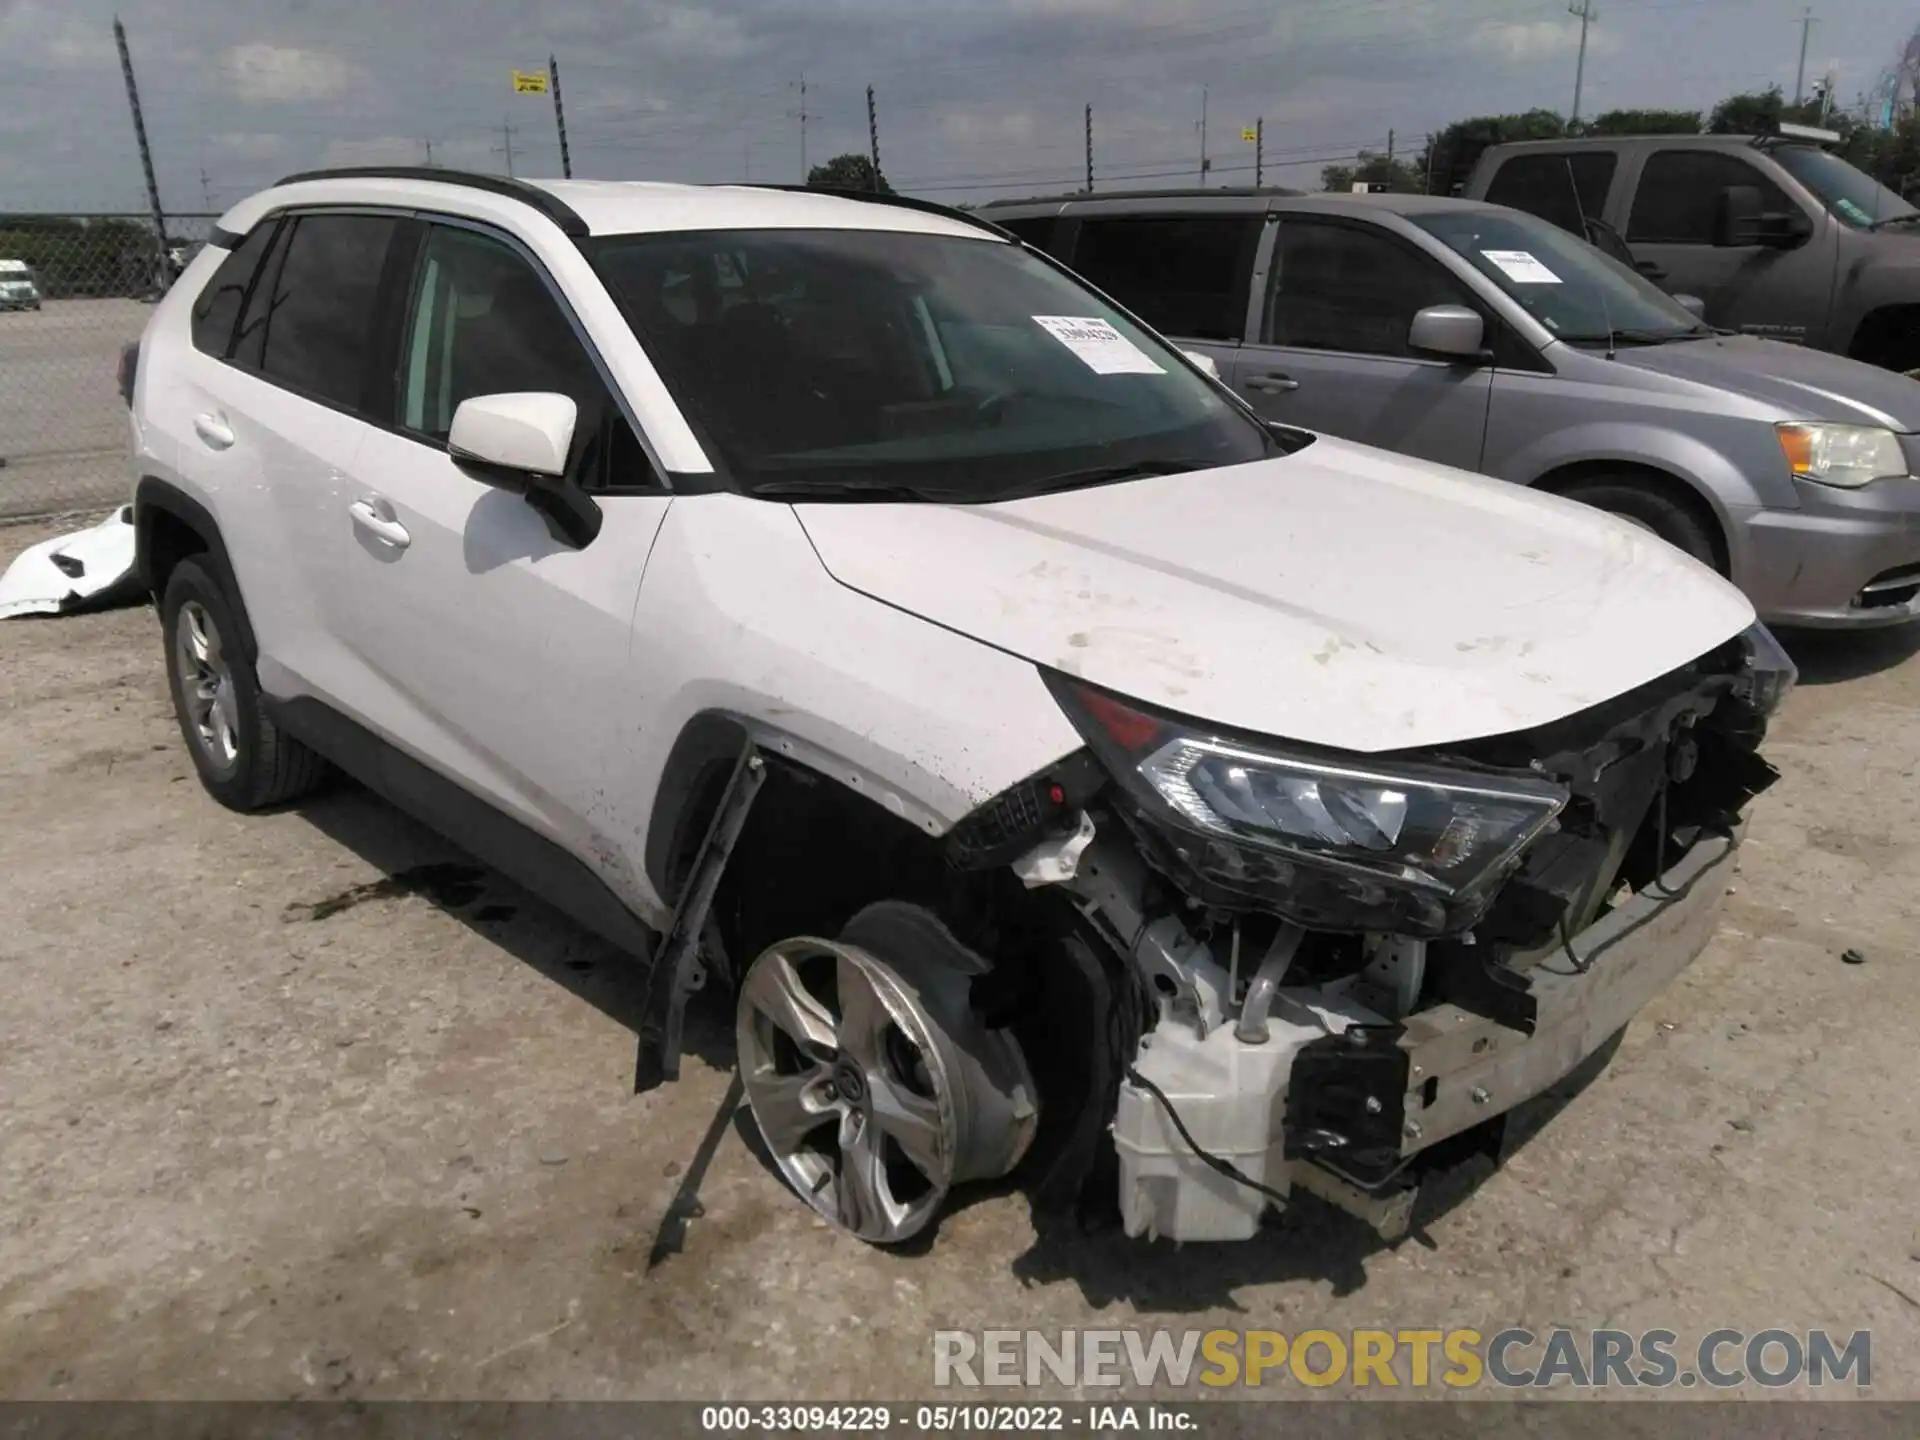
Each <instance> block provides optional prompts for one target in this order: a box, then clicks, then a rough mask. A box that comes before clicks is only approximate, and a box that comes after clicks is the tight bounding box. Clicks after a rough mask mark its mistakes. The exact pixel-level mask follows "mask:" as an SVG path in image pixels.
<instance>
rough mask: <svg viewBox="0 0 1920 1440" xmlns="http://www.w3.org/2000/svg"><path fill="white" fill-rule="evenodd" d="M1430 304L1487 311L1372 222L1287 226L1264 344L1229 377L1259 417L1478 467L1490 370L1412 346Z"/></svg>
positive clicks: (1324, 220) (1307, 220)
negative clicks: (1419, 317)
mask: <svg viewBox="0 0 1920 1440" xmlns="http://www.w3.org/2000/svg"><path fill="white" fill-rule="evenodd" d="M1429 305H1466V306H1469V307H1470V308H1474V309H1481V307H1480V306H1478V305H1477V304H1476V303H1475V301H1474V299H1473V297H1472V296H1471V294H1470V293H1469V292H1468V290H1467V288H1466V287H1465V286H1464V285H1462V284H1461V283H1460V281H1459V280H1458V279H1456V278H1455V277H1454V276H1453V275H1452V274H1450V273H1449V272H1448V271H1447V270H1446V268H1445V267H1444V266H1442V265H1441V264H1440V262H1439V261H1437V260H1435V259H1434V258H1433V257H1432V256H1430V255H1427V254H1425V253H1424V252H1422V251H1421V250H1419V249H1418V248H1416V247H1415V246H1414V245H1412V244H1411V243H1410V242H1408V241H1406V240H1403V239H1401V238H1400V237H1399V236H1396V235H1391V234H1388V233H1387V232H1386V231H1385V230H1384V229H1383V228H1381V227H1380V226H1378V225H1375V224H1373V223H1371V222H1369V221H1365V220H1352V219H1348V218H1346V217H1330V216H1319V215H1297V214H1289V215H1283V216H1282V217H1281V220H1280V223H1279V225H1278V226H1277V227H1276V233H1275V235H1274V240H1273V253H1272V256H1271V259H1270V261H1269V263H1268V265H1267V281H1266V294H1265V301H1264V303H1263V305H1262V307H1261V315H1260V328H1259V332H1258V343H1256V344H1251V345H1247V346H1245V347H1243V348H1242V349H1241V350H1240V351H1239V352H1238V353H1237V354H1236V355H1235V357H1234V360H1233V365H1232V369H1231V372H1230V374H1229V376H1228V383H1230V384H1231V385H1232V386H1233V387H1234V389H1235V390H1237V391H1239V392H1240V393H1241V394H1242V395H1243V396H1245V397H1246V399H1247V400H1248V401H1249V402H1250V403H1251V404H1252V405H1253V407H1254V408H1255V409H1256V410H1258V411H1259V412H1260V413H1261V414H1262V415H1264V416H1266V417H1267V418H1269V419H1272V420H1280V421H1284V422H1286V423H1287V424H1290V425H1300V426H1304V427H1305V428H1307V429H1309V430H1320V431H1324V432H1325V433H1327V434H1329V435H1338V436H1340V437H1341V438H1343V439H1347V440H1359V441H1362V442H1364V443H1366V444H1368V445H1378V446H1381V447H1382V448H1384V449H1388V450H1398V451H1400V452H1402V453H1403V454H1407V455H1418V456H1420V457H1421V458H1422V459H1426V460H1436V461H1438V462H1440V463H1441V464H1443V465H1457V466H1460V467H1461V468H1463V469H1467V470H1476V469H1478V468H1479V466H1480V452H1481V447H1482V445H1483V443H1484V442H1485V439H1486V429H1487V402H1488V397H1489V395H1490V394H1491V391H1492V371H1491V369H1490V368H1489V367H1487V366H1485V365H1475V364H1470V363H1462V362H1459V361H1447V360H1436V359H1429V358H1426V357H1425V356H1421V355H1416V354H1415V353H1414V352H1413V351H1412V350H1411V349H1410V348H1409V347H1408V344H1407V336H1408V331H1409V330H1410V329H1411V327H1412V325H1413V317H1414V315H1415V314H1416V313H1418V312H1419V311H1420V310H1422V309H1424V308H1425V307H1427V306H1429Z"/></svg>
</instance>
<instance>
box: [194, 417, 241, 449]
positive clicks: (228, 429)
mask: <svg viewBox="0 0 1920 1440" xmlns="http://www.w3.org/2000/svg"><path fill="white" fill-rule="evenodd" d="M193 433H194V434H196V435H198V436H199V437H200V438H201V440H203V441H204V442H205V443H206V445H207V447H208V448H209V449H213V450H224V449H226V448H227V447H228V446H229V445H231V444H233V438H234V437H233V427H232V426H231V425H229V424H227V417H226V416H224V415H196V416H194V417H193Z"/></svg>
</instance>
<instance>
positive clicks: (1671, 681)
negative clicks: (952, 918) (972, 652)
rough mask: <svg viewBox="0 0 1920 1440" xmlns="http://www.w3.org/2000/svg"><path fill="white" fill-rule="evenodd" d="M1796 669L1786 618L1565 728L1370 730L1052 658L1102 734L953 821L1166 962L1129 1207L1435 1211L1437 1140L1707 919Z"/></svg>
mask: <svg viewBox="0 0 1920 1440" xmlns="http://www.w3.org/2000/svg"><path fill="white" fill-rule="evenodd" d="M1794 679H1795V672H1794V669H1793V666H1792V663H1791V661H1790V660H1789V659H1788V658H1787V657H1786V655H1785V653H1784V652H1783V651H1782V650H1781V649H1780V648H1779V646H1778V644H1777V643H1776V642H1775V641H1774V640H1773V638H1772V636H1771V635H1770V634H1768V632H1767V631H1766V630H1765V629H1764V628H1763V627H1760V626H1755V627H1753V628H1752V629H1751V630H1749V631H1747V632H1746V633H1745V634H1743V635H1741V636H1739V637H1737V638H1736V639H1734V640H1732V641H1729V642H1728V643H1727V644H1725V645H1724V646H1721V647H1719V648H1717V649H1716V650H1714V651H1713V652H1710V653H1709V654H1707V655H1705V656H1702V657H1701V658H1699V659H1698V660H1695V661H1693V662H1691V663H1689V664H1687V665H1685V666H1682V667H1681V668H1679V669H1678V670H1675V671H1673V672H1671V673H1669V674H1667V675H1665V676H1662V677H1661V678H1659V679H1658V680H1655V681H1653V682H1651V683H1649V684H1646V685H1643V686H1641V687H1639V688H1638V689H1636V690H1634V691H1632V692H1630V693H1628V694H1625V695H1622V696H1619V697H1617V698H1616V699H1614V700H1612V701H1609V702H1607V703H1605V704H1603V705H1600V706H1597V707H1595V708H1593V709H1590V710H1587V711H1584V712H1582V713H1580V714H1578V715H1575V716H1572V717H1570V718H1567V719H1565V720H1561V721H1558V722H1555V723H1553V724H1551V725H1548V726H1544V727H1541V728H1539V729H1535V730H1531V731H1527V732H1523V733H1516V734H1509V735H1502V736H1497V737H1492V738H1488V739H1483V740H1476V741H1472V742H1466V743H1462V744H1459V745H1453V746H1446V747H1440V748H1438V749H1433V750H1425V751H1422V752H1420V753H1418V754H1410V753H1408V754H1389V755H1353V754H1341V753H1333V752H1327V751H1324V750H1313V749H1309V748H1307V747H1300V746H1292V745H1285V744H1282V743H1280V742H1276V741H1273V740H1270V739H1267V738H1265V737H1258V736H1245V735H1235V734H1230V733H1223V732H1221V731H1219V730H1218V729H1216V728H1213V727H1209V726H1207V725H1206V724H1205V723H1204V722H1199V721H1195V720H1192V719H1190V718H1187V717H1182V716H1178V715H1173V714H1170V713H1167V712H1163V711H1159V710H1157V709H1154V708H1152V707H1148V706H1144V705H1141V704H1139V703H1138V702H1136V701H1133V700H1130V699H1126V698H1123V697H1120V696H1116V695H1113V694H1110V693H1108V692H1105V691H1102V690H1098V689H1095V688H1093V687H1090V686H1087V685H1084V684H1082V683H1081V682H1079V681H1077V680H1073V679H1071V678H1069V677H1065V676H1058V675H1055V676H1050V677H1049V684H1051V685H1052V686H1053V687H1054V690H1055V694H1056V696H1057V697H1058V698H1059V700H1060V702H1061V704H1062V706H1063V708H1065V710H1066V711H1067V713H1068V714H1069V715H1070V716H1071V717H1072V719H1073V720H1074V723H1075V725H1076V726H1077V727H1078V728H1079V729H1080V731H1081V733H1082V734H1083V735H1084V736H1085V737H1086V739H1087V742H1088V744H1087V750H1086V751H1084V752H1081V753H1080V754H1078V755H1076V756H1074V757H1072V758H1070V759H1069V760H1068V761H1067V762H1065V763H1063V764H1062V765H1060V766H1057V767H1054V769H1053V770H1051V771H1049V772H1048V773H1046V774H1043V775H1041V776H1037V777H1034V779H1033V780H1031V781H1029V782H1028V783H1027V784H1025V785H1023V786H1021V787H1017V788H1016V790H1014V791H1013V792H1010V793H1009V794H1007V795H1004V796H1002V797H1000V798H999V799H998V800H996V801H995V802H994V803H993V804H991V805H990V806H988V807H986V808H984V809H983V810H981V811H980V812H977V813H976V814H975V815H973V816H971V817H969V819H968V820H967V821H965V822H963V823H962V825H960V826H959V827H957V828H956V830H955V831H954V832H953V833H952V835H951V836H950V837H949V840H948V850H949V856H950V859H951V860H952V861H953V863H955V864H956V865H957V866H959V867H960V868H962V869H970V870H979V869H983V868H986V867H990V866H995V867H997V866H1004V865H1008V864H1011V865H1012V866H1013V868H1014V870H1015V872H1016V873H1017V874H1019V875H1020V876H1021V878H1022V879H1023V880H1024V881H1025V882H1026V883H1027V884H1028V885H1029V886H1031V887H1038V886H1043V885H1058V886H1060V887H1061V888H1062V889H1063V890H1065V891H1066V892H1067V893H1069V894H1070V895H1071V896H1072V898H1073V901H1074V903H1075V905H1076V907H1077V908H1078V909H1079V911H1080V912H1081V913H1082V914H1083V915H1084V917H1085V918H1086V919H1087V920H1088V921H1089V922H1091V924H1092V926H1093V928H1094V929H1095V930H1096V931H1097V932H1098V934H1099V935H1100V936H1101V937H1102V938H1103V940H1104V942H1105V945H1106V946H1107V947H1109V948H1110V950H1111V951H1112V954H1113V956H1114V957H1116V958H1117V960H1118V961H1119V965H1118V967H1117V968H1118V969H1119V970H1120V971H1121V972H1123V973H1125V974H1128V975H1129V976H1130V977H1131V979H1132V981H1133V982H1135V983H1136V984H1137V988H1138V993H1139V995H1140V996H1141V997H1142V998H1143V1000H1144V1004H1143V1005H1141V1006H1140V1007H1138V1008H1139V1010H1140V1011H1141V1012H1142V1020H1141V1022H1140V1025H1141V1029H1140V1031H1139V1032H1136V1033H1134V1034H1130V1035H1122V1036H1118V1037H1116V1038H1115V1039H1114V1041H1113V1043H1114V1044H1116V1045H1118V1046H1119V1047H1121V1049H1122V1052H1123V1053H1121V1054H1120V1055H1119V1056H1117V1057H1111V1060H1112V1063H1111V1069H1112V1071H1114V1072H1117V1074H1118V1075H1119V1076H1121V1077H1123V1078H1120V1079H1119V1081H1118V1083H1117V1085H1116V1086H1115V1087H1114V1089H1115V1090H1117V1094H1114V1095H1112V1097H1111V1099H1112V1111H1111V1116H1112V1133H1113V1140H1114V1148H1115V1150H1116V1151H1117V1153H1118V1160H1119V1176H1118V1186H1119V1200H1120V1210H1121V1215H1122V1219H1123V1221H1124V1224H1125V1227H1126V1230H1127V1232H1128V1233H1129V1234H1131V1235H1141V1234H1146V1235H1157V1236H1164V1237H1167V1238H1170V1239H1175V1240H1204V1239H1216V1240H1225V1239H1240V1238H1246V1237H1248V1236H1251V1235H1252V1234H1253V1233H1254V1231H1255V1229H1256V1228H1257V1226H1258V1224H1259V1222H1260V1217H1261V1215H1262V1213H1263V1212H1264V1211H1265V1210H1266V1209H1267V1208H1268V1207H1269V1206H1270V1205H1274V1204H1277V1203H1282V1202H1284V1201H1285V1200H1286V1198H1287V1197H1288V1195H1289V1194H1290V1193H1291V1190H1292V1189H1293V1187H1295V1186H1298V1187H1300V1188H1301V1189H1304V1190H1307V1191H1309V1192H1310V1193H1314V1194H1317V1195H1319V1196H1321V1197H1322V1198H1324V1199H1328V1200H1330V1201H1332V1202H1333V1203H1335V1204H1337V1205H1339V1206H1341V1207H1342V1208H1344V1209H1347V1210H1349V1211H1351V1212H1353V1213H1355V1214H1357V1215H1360V1216H1362V1217H1363V1218H1365V1219H1367V1220H1368V1221H1369V1222H1370V1223H1372V1224H1374V1225H1375V1226H1376V1227H1378V1228H1379V1229H1380V1230H1381V1231H1382V1232H1383V1233H1385V1234H1388V1235H1394V1234H1398V1233H1400V1232H1401V1231H1402V1230H1404V1228H1405V1226H1406V1224H1407V1222H1408V1217H1409V1214H1410V1211H1411V1207H1412V1200H1413V1197H1414V1195H1415V1193H1416V1191H1417V1186H1418V1183H1419V1178H1420V1176H1421V1174H1422V1172H1423V1169H1424V1168H1426V1165H1427V1163H1428V1162H1430V1161H1431V1160H1433V1159H1434V1158H1435V1153H1436V1152H1435V1147H1437V1146H1440V1144H1441V1142H1443V1141H1449V1140H1452V1139H1453V1138H1454V1137H1458V1136H1462V1135H1463V1134H1465V1133H1466V1132H1469V1131H1476V1129H1477V1127H1481V1126H1484V1125H1486V1123H1487V1122H1489V1121H1492V1120H1494V1119H1495V1118H1496V1117H1500V1116H1503V1115H1505V1114H1506V1113H1507V1112H1509V1111H1511V1110H1512V1109H1513V1107H1515V1106H1516V1105H1519V1104H1520V1103H1521V1102H1523V1101H1526V1100H1528V1099H1531V1098H1532V1097H1534V1096H1537V1095H1539V1094H1540V1093H1541V1092H1543V1091H1544V1090H1546V1089H1547V1088H1548V1087H1550V1086H1552V1085H1553V1084H1555V1083H1556V1082H1557V1081H1559V1080H1561V1079H1562V1078H1564V1077H1565V1076H1566V1075H1567V1074H1568V1073H1569V1072H1570V1071H1572V1070H1574V1069H1575V1068H1576V1067H1577V1066H1578V1065H1579V1064H1580V1063H1581V1062H1582V1061H1583V1060H1585V1059H1587V1058H1588V1057H1589V1056H1591V1055H1593V1054H1594V1053H1595V1052H1596V1051H1598V1050H1600V1049H1601V1048H1602V1047H1603V1046H1604V1045H1605V1044H1606V1042H1607V1041H1608V1040H1609V1039H1610V1038H1611V1037H1612V1036H1613V1035H1614V1034H1616V1033H1617V1032H1618V1031H1619V1030H1620V1029H1621V1028H1622V1027H1623V1026H1624V1025H1625V1024H1626V1023H1627V1022H1628V1021H1629V1020H1630V1019H1631V1018H1632V1016H1633V1015H1634V1014H1635V1013H1636V1012H1637V1011H1638V1010H1639V1009H1640V1008H1641V1006H1642V1005H1644V1004H1645V1002H1646V1001H1647V1000H1648V999H1649V998H1650V997H1651V996H1652V995H1653V994H1655V993H1656V992H1657V991H1658V990H1659V989H1660V988H1662V987H1663V986H1664V985H1665V984H1667V983H1668V982H1669V981H1670V980H1671V979H1672V978H1673V977H1674V976H1675V975H1677V974H1678V973H1679V972H1680V971H1681V970H1682V969H1684V968H1685V967H1686V966H1687V965H1688V964H1689V963H1690V962H1691V961H1692V960H1693V958H1694V957H1695V956H1696V955H1697V954H1698V953H1699V952H1700V950H1701V949H1702V948H1703V947H1704V946H1705V944H1706V942H1707V940H1708V938H1709V937H1710V936H1711V934H1712V931H1713V927H1714V924H1715V918H1716V916H1717V913H1718V910H1719V906H1720V904H1721V901H1722V899H1723V898H1724V895H1725V893H1726V889H1727V881H1728V878H1729V877H1730V875H1731V873H1732V869H1733V865H1734V857H1735V851H1736V849H1737V846H1738V844H1739V840H1740V836H1741V833H1742V826H1743V817H1744V813H1745V810H1746V807H1747V805H1748V802H1749V801H1751V800H1752V798H1753V797H1754V796H1756V795H1758V794H1759V793H1760V792H1761V791H1763V790H1764V789H1766V788H1767V786H1768V785H1770V784H1771V783H1772V782H1773V780H1774V779H1775V778H1776V772H1775V771H1774V770H1773V768H1772V767H1771V766H1770V765H1768V764H1767V762H1766V761H1765V760H1763V759H1762V758H1761V757H1760V756H1759V754H1758V746H1759V744H1760V742H1761V740H1762V738H1763V737H1764V734H1765V731H1766V726H1767V723H1768V720H1769V718H1770V716H1771V715H1772V713H1773V711H1774V710H1775V709H1776V708H1777V706H1778V705H1779V703H1780V701H1781V699H1782V698H1783V697H1784V696H1785V694H1786V693H1787V691H1788V690H1789V689H1790V688H1791V686H1792V684H1793V683H1794ZM1129 1048H1130V1049H1131V1053H1126V1052H1127V1051H1128V1050H1129ZM1102 1068H1103V1069H1105V1068H1108V1067H1107V1066H1103V1067H1102ZM1442 1153H1444V1152H1442Z"/></svg>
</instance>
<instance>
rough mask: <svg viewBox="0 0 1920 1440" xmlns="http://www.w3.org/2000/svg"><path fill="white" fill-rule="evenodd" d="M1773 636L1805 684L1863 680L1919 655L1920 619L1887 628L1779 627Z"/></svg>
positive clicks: (1834, 683)
mask: <svg viewBox="0 0 1920 1440" xmlns="http://www.w3.org/2000/svg"><path fill="white" fill-rule="evenodd" d="M1774 636H1775V638H1776V639H1778V640H1779V642H1780V643H1781V644H1782V645H1783V646H1785V647H1786V651H1787V654H1789V655H1791V656H1792V657H1793V663H1794V664H1795V665H1797V666H1799V667H1800V683H1801V684H1802V685H1838V684H1842V683H1844V682H1845V681H1848V680H1860V679H1863V678H1865V677H1866V676H1868V675H1877V674H1879V673H1880V672H1881V671H1882V670H1891V669H1893V668H1894V667H1895V666H1896V665H1900V664H1904V663H1905V662H1906V661H1908V660H1910V659H1912V658H1913V656H1914V655H1915V654H1920V621H1916V622H1914V623H1911V624H1907V625H1896V626H1891V627H1889V628H1888V629H1885V630H1854V631H1848V630H1788V629H1780V630H1776V631H1775V632H1774Z"/></svg>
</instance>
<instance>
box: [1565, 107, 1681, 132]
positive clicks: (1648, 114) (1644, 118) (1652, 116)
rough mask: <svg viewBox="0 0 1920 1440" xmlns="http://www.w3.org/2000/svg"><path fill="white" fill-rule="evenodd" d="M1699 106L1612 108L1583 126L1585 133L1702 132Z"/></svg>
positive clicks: (1582, 130)
mask: <svg viewBox="0 0 1920 1440" xmlns="http://www.w3.org/2000/svg"><path fill="white" fill-rule="evenodd" d="M1700 129H1701V122H1700V112H1699V111H1698V110H1608V111H1606V112H1605V113H1604V114H1600V115H1596V116H1594V117H1593V119H1592V120H1590V121H1587V122H1586V123H1585V124H1583V125H1582V126H1581V127H1580V133H1581V134H1582V135H1698V134H1699V133H1700Z"/></svg>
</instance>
